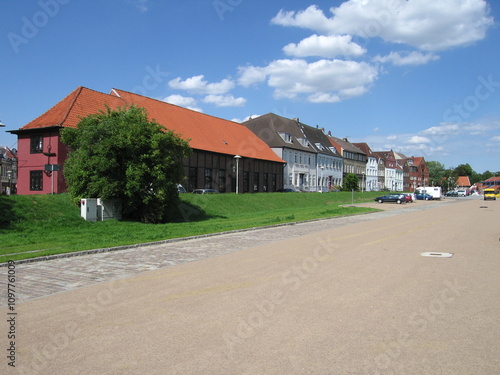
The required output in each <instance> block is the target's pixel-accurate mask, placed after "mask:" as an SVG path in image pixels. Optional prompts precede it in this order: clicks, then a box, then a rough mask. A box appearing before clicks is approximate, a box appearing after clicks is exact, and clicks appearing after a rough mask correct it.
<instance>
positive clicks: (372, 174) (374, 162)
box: [353, 143, 381, 191]
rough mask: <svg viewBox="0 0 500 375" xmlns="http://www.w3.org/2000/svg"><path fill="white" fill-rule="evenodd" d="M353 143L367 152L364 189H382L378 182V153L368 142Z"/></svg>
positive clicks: (362, 184)
mask: <svg viewBox="0 0 500 375" xmlns="http://www.w3.org/2000/svg"><path fill="white" fill-rule="evenodd" d="M353 145H354V146H356V147H357V148H359V149H360V150H361V151H363V152H364V153H365V154H366V171H365V178H364V179H363V181H362V183H361V187H362V189H364V190H365V191H379V190H381V189H380V187H379V183H378V177H379V171H378V158H377V155H376V154H375V153H374V152H373V151H372V149H371V148H370V146H368V144H367V143H353Z"/></svg>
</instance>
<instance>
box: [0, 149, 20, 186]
mask: <svg viewBox="0 0 500 375" xmlns="http://www.w3.org/2000/svg"><path fill="white" fill-rule="evenodd" d="M16 191H17V150H16V149H12V150H11V149H10V148H8V147H6V146H0V194H5V195H11V194H16Z"/></svg>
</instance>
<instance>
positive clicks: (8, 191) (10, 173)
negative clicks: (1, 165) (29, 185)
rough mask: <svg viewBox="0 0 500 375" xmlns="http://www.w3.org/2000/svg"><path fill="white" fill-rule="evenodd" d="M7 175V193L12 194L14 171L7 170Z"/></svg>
mask: <svg viewBox="0 0 500 375" xmlns="http://www.w3.org/2000/svg"><path fill="white" fill-rule="evenodd" d="M7 177H8V179H9V187H8V190H7V195H10V194H11V191H12V183H11V181H12V171H7Z"/></svg>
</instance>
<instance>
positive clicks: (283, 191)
mask: <svg viewBox="0 0 500 375" xmlns="http://www.w3.org/2000/svg"><path fill="white" fill-rule="evenodd" d="M276 192H277V193H296V192H297V190H294V189H278V190H276Z"/></svg>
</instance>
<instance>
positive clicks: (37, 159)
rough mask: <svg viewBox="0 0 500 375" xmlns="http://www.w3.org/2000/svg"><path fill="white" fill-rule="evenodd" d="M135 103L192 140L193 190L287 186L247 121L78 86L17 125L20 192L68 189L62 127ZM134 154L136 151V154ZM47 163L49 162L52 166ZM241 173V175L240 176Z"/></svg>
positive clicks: (189, 176)
mask: <svg viewBox="0 0 500 375" xmlns="http://www.w3.org/2000/svg"><path fill="white" fill-rule="evenodd" d="M131 105H136V106H138V107H142V108H145V109H146V111H147V113H148V116H149V119H150V120H156V122H157V123H159V124H160V125H162V126H164V127H165V128H166V129H168V130H172V131H173V132H175V133H176V134H177V135H179V136H180V137H182V138H183V139H185V140H187V141H188V142H189V144H190V146H191V148H192V149H193V152H192V154H191V156H190V157H189V158H185V160H184V161H183V164H184V171H185V175H186V180H185V181H179V182H180V183H183V184H185V185H186V188H187V189H188V191H191V190H194V189H196V188H213V189H218V190H219V191H221V192H234V191H236V181H238V185H239V186H238V191H240V192H273V191H277V190H278V189H280V188H282V186H283V165H284V161H283V160H282V159H281V158H280V157H278V156H277V155H276V154H275V153H274V152H273V151H272V150H271V149H270V148H269V147H268V146H267V145H266V144H265V143H264V142H263V141H262V140H261V139H260V138H258V137H257V136H255V134H253V133H252V132H251V131H250V130H248V128H246V127H245V126H243V125H241V124H238V123H235V122H232V121H228V120H223V119H220V118H217V117H213V116H209V115H206V114H203V113H200V112H196V111H192V110H189V109H186V108H182V107H178V106H175V105H172V104H169V103H166V102H163V101H161V100H156V99H151V98H148V97H145V96H141V95H137V94H134V93H130V92H127V91H123V90H118V89H113V90H111V92H110V93H109V94H104V93H101V92H97V91H94V90H90V89H88V88H85V87H78V88H77V89H76V90H74V91H73V92H72V93H70V94H69V95H68V96H67V97H65V98H64V99H62V100H61V101H60V102H59V103H57V104H56V105H55V106H53V107H52V108H50V109H49V110H48V111H47V112H45V113H44V114H42V115H41V116H39V117H37V118H36V119H34V120H32V121H31V122H29V123H28V124H26V125H24V126H23V127H21V128H20V129H18V130H13V131H10V132H11V133H13V134H16V135H17V137H18V155H17V156H18V184H17V186H18V194H26V195H28V194H47V193H50V192H52V193H61V192H64V191H66V189H67V186H66V182H65V179H64V174H63V170H64V162H65V160H66V158H67V155H68V151H69V150H68V148H67V146H66V145H65V144H63V143H62V142H61V137H60V131H61V129H63V128H65V127H76V126H77V124H78V122H79V121H80V119H81V118H82V117H85V116H88V115H91V114H95V113H99V112H100V111H106V107H108V108H110V109H118V108H123V107H129V106H131ZM132 157H133V155H132ZM47 166H48V167H47ZM237 177H239V178H237Z"/></svg>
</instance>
